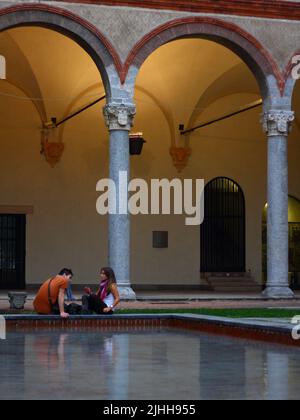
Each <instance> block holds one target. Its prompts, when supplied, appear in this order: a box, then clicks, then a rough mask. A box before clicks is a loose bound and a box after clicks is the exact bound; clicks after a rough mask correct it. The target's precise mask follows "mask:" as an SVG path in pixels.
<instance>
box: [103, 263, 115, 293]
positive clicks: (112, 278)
mask: <svg viewBox="0 0 300 420" xmlns="http://www.w3.org/2000/svg"><path fill="white" fill-rule="evenodd" d="M102 272H103V273H104V274H105V275H106V277H107V278H108V288H110V286H111V285H112V284H116V283H117V280H116V276H115V273H114V270H113V269H112V268H110V267H103V268H101V273H102Z"/></svg>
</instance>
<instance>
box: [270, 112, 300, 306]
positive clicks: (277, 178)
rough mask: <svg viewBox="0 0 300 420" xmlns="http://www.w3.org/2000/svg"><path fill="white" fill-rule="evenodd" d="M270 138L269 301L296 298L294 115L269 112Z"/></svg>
mask: <svg viewBox="0 0 300 420" xmlns="http://www.w3.org/2000/svg"><path fill="white" fill-rule="evenodd" d="M263 119H264V121H263V122H264V130H265V132H266V133H267V136H268V281H267V288H266V290H265V291H264V293H263V295H264V296H265V297H267V298H270V299H271V298H292V297H293V296H294V294H293V292H292V291H291V289H290V288H289V280H288V273H289V232H288V157H287V140H288V135H289V133H290V130H291V125H292V121H293V120H294V113H293V112H291V111H281V110H270V111H268V112H265V114H264V116H263Z"/></svg>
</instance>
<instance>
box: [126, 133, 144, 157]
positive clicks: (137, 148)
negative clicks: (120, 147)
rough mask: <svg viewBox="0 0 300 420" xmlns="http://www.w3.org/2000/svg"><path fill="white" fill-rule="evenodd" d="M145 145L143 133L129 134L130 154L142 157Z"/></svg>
mask: <svg viewBox="0 0 300 420" xmlns="http://www.w3.org/2000/svg"><path fill="white" fill-rule="evenodd" d="M144 143H146V140H144V139H143V133H135V134H129V152H130V154H131V155H132V156H133V155H141V153H142V150H143V146H144Z"/></svg>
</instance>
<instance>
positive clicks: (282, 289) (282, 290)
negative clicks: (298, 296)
mask: <svg viewBox="0 0 300 420" xmlns="http://www.w3.org/2000/svg"><path fill="white" fill-rule="evenodd" d="M262 295H263V297H265V298H267V299H294V298H295V295H294V292H293V291H292V290H291V289H290V288H289V287H288V286H267V288H266V290H264V291H263V293H262Z"/></svg>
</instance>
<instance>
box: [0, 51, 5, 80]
mask: <svg viewBox="0 0 300 420" xmlns="http://www.w3.org/2000/svg"><path fill="white" fill-rule="evenodd" d="M0 79H6V59H5V57H3V55H0Z"/></svg>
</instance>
